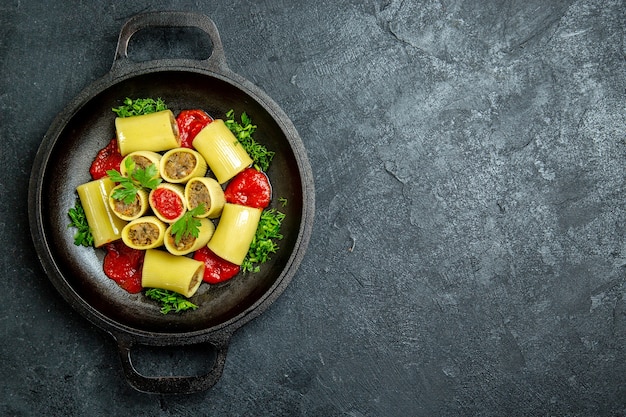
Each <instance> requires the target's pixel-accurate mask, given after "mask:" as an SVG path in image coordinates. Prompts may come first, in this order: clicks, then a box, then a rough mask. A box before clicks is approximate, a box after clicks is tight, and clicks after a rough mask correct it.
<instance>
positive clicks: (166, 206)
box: [150, 188, 185, 220]
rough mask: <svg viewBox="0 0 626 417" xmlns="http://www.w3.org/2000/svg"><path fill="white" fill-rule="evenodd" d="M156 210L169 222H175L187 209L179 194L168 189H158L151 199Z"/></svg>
mask: <svg viewBox="0 0 626 417" xmlns="http://www.w3.org/2000/svg"><path fill="white" fill-rule="evenodd" d="M150 198H151V199H152V203H153V204H154V207H155V209H157V210H158V211H159V213H161V215H162V216H163V217H165V218H166V219H168V220H174V219H176V218H177V217H180V215H181V214H182V213H183V210H184V209H185V207H184V205H183V202H182V201H181V200H180V197H179V196H178V194H176V193H175V192H174V191H172V190H168V189H167V188H157V189H156V190H154V191H153V192H152V195H151V197H150Z"/></svg>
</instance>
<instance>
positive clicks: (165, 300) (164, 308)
mask: <svg viewBox="0 0 626 417" xmlns="http://www.w3.org/2000/svg"><path fill="white" fill-rule="evenodd" d="M146 296H147V297H148V298H151V299H153V300H155V301H158V302H159V303H160V304H161V313H162V314H167V313H169V312H170V311H174V312H175V313H180V312H181V311H185V310H189V309H192V310H195V309H196V308H198V306H197V305H195V304H194V303H192V302H191V301H189V300H188V299H186V298H185V297H184V296H183V295H181V294H178V293H177V292H174V291H169V290H162V289H160V288H150V289H149V290H147V291H146Z"/></svg>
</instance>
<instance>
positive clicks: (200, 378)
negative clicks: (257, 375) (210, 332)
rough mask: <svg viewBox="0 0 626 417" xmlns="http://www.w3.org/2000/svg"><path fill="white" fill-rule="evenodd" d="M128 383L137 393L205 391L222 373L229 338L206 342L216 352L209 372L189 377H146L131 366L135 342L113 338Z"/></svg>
mask: <svg viewBox="0 0 626 417" xmlns="http://www.w3.org/2000/svg"><path fill="white" fill-rule="evenodd" d="M114 338H115V340H116V341H117V347H118V352H119V355H120V359H121V361H122V369H123V370H124V375H125V377H126V380H127V381H128V383H129V384H130V385H131V386H132V387H133V388H135V389H136V390H138V391H141V392H146V393H151V394H193V393H196V392H201V391H206V390H208V389H209V388H211V387H212V386H213V385H215V384H216V383H217V381H218V380H219V379H220V377H221V376H222V372H223V371H224V364H225V363H226V353H227V352H228V342H229V338H228V337H225V338H224V339H221V340H218V341H211V342H208V344H210V345H211V346H212V347H213V348H215V350H216V355H215V361H214V363H213V366H212V368H211V370H210V371H209V372H207V373H206V374H203V375H190V376H146V375H143V374H141V373H140V372H139V371H138V370H137V368H135V366H134V365H133V361H132V359H131V351H132V348H133V346H134V345H135V342H133V341H132V340H129V339H128V338H127V337H123V336H119V335H117V336H114Z"/></svg>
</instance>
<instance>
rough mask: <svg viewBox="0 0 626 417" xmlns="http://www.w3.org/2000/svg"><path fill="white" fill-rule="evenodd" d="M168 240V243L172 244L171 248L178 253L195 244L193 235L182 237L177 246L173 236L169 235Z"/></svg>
mask: <svg viewBox="0 0 626 417" xmlns="http://www.w3.org/2000/svg"><path fill="white" fill-rule="evenodd" d="M168 238H169V239H170V243H171V244H172V246H173V247H174V248H176V250H179V251H185V250H187V249H189V248H190V247H192V246H193V244H194V243H195V242H196V238H195V237H193V235H191V234H188V235H183V237H181V239H180V241H179V242H178V244H176V239H175V238H174V236H172V235H169V236H168Z"/></svg>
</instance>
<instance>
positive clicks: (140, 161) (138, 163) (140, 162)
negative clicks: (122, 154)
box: [132, 155, 152, 169]
mask: <svg viewBox="0 0 626 417" xmlns="http://www.w3.org/2000/svg"><path fill="white" fill-rule="evenodd" d="M132 158H133V162H134V163H135V167H136V168H141V169H146V167H147V166H148V165H152V161H151V160H149V159H148V158H146V157H145V156H141V155H133V156H132Z"/></svg>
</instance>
